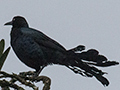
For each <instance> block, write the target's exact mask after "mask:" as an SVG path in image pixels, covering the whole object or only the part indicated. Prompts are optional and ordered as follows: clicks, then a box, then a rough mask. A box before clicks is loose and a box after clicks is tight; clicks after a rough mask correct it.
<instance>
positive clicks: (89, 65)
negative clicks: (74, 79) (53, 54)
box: [65, 48, 119, 86]
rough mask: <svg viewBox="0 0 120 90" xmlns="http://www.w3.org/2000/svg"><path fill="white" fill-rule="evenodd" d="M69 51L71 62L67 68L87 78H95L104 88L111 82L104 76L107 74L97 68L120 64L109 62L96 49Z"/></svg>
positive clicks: (68, 58) (67, 64)
mask: <svg viewBox="0 0 120 90" xmlns="http://www.w3.org/2000/svg"><path fill="white" fill-rule="evenodd" d="M75 49H76V48H74V50H72V49H71V50H68V55H67V56H68V57H67V60H69V61H68V62H67V63H66V64H65V66H66V67H68V68H69V69H71V70H72V71H73V72H75V73H78V74H81V75H82V76H85V77H93V76H94V77H95V78H96V79H97V80H98V81H100V82H101V83H102V84H103V85H104V86H108V85H109V81H108V80H107V79H106V78H105V77H104V76H103V75H104V74H106V72H103V71H102V70H99V69H98V68H96V67H95V66H100V67H107V66H112V65H117V64H119V63H118V62H115V61H108V60H107V58H106V57H105V56H103V55H99V52H98V51H97V50H94V49H90V50H88V51H86V52H81V53H75V52H76V51H78V50H81V49H76V51H75Z"/></svg>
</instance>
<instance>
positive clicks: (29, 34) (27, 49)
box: [5, 16, 119, 86]
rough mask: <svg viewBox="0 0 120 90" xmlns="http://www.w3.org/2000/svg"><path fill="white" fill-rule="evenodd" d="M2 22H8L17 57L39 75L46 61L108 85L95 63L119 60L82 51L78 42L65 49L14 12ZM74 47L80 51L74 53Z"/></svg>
mask: <svg viewBox="0 0 120 90" xmlns="http://www.w3.org/2000/svg"><path fill="white" fill-rule="evenodd" d="M5 25H12V30H11V34H10V36H11V46H12V48H13V50H14V52H15V53H16V55H17V57H18V58H19V59H20V60H21V61H22V62H23V63H24V64H26V65H27V66H29V67H31V68H33V69H35V70H36V75H39V73H40V72H41V71H42V69H43V68H44V67H45V66H47V65H51V64H59V65H64V66H66V67H68V68H69V69H71V70H72V71H73V72H75V73H78V74H81V75H82V76H87V77H93V76H94V77H95V78H96V79H97V80H99V81H100V82H101V83H102V84H103V85H104V86H108V85H109V81H108V80H107V79H106V78H105V77H103V75H104V74H105V72H102V71H101V70H99V69H97V68H96V67H95V66H101V67H106V66H111V65H117V64H119V63H118V62H115V61H107V58H106V57H105V56H103V55H99V52H98V51H97V50H95V49H90V50H88V51H83V50H84V49H85V47H84V46H81V45H80V46H78V47H76V48H73V49H70V50H66V49H65V48H64V47H63V46H61V45H60V44H59V43H58V42H56V41H54V40H53V39H51V38H49V37H48V36H46V35H45V34H44V33H42V32H40V31H38V30H36V29H33V28H30V27H29V25H28V23H27V21H26V20H25V18H24V17H22V16H15V17H14V18H13V19H12V21H11V22H8V23H6V24H5ZM77 51H81V52H79V53H78V52H77Z"/></svg>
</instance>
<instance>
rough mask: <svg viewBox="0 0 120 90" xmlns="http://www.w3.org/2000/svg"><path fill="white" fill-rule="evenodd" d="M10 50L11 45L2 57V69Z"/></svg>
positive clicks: (0, 65) (0, 62) (0, 61)
mask: <svg viewBox="0 0 120 90" xmlns="http://www.w3.org/2000/svg"><path fill="white" fill-rule="evenodd" d="M9 51H10V47H8V48H7V50H6V51H5V52H4V53H3V54H2V56H1V57H0V70H1V68H2V66H3V64H4V62H5V60H6V57H7V55H8V53H9Z"/></svg>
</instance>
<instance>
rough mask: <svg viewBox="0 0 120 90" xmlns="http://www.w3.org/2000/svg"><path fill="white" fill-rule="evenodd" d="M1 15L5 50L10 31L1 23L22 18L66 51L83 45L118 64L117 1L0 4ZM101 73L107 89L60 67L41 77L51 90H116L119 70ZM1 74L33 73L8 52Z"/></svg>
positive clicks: (10, 0)
mask: <svg viewBox="0 0 120 90" xmlns="http://www.w3.org/2000/svg"><path fill="white" fill-rule="evenodd" d="M0 12H1V15H0V39H5V41H6V47H8V46H10V36H9V34H10V29H11V27H9V26H7V27H5V26H4V23H6V22H7V21H10V20H11V19H12V18H13V16H16V15H21V16H24V17H25V18H26V19H27V21H28V22H29V25H30V27H32V28H36V29H38V30H41V31H42V32H44V33H45V34H47V35H48V36H50V37H51V38H53V39H55V40H57V41H58V42H59V43H61V44H62V45H63V46H64V47H65V48H66V49H69V48H72V47H75V46H77V45H79V44H82V45H85V46H86V49H90V48H95V49H97V50H99V51H100V53H101V54H103V55H105V56H106V57H107V58H108V59H110V60H116V61H120V0H34V1H33V0H0ZM101 69H103V70H104V71H107V72H108V74H107V75H105V77H107V78H108V80H109V81H110V85H109V86H108V87H103V86H102V84H101V83H99V82H98V81H97V80H96V79H95V78H92V79H91V78H85V77H82V76H81V75H76V74H74V73H73V72H72V71H71V70H69V69H67V68H66V67H63V66H57V65H55V66H48V67H46V68H45V69H44V70H43V71H42V73H41V75H46V76H48V77H50V78H51V79H52V85H51V90H119V89H120V83H119V81H120V80H119V79H120V66H115V67H110V68H101ZM2 70H4V71H7V72H9V73H12V72H14V73H19V72H22V71H28V70H33V69H31V68H29V67H27V66H25V65H24V64H23V63H21V62H20V61H19V59H18V58H17V57H16V55H15V54H14V52H13V50H12V49H11V51H10V53H9V57H8V58H7V60H6V62H5V65H4V67H3V69H2ZM38 85H40V86H42V84H41V83H39V84H38Z"/></svg>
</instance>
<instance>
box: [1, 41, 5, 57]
mask: <svg viewBox="0 0 120 90" xmlns="http://www.w3.org/2000/svg"><path fill="white" fill-rule="evenodd" d="M4 46H5V41H4V39H2V40H1V41H0V57H1V56H2V54H3V50H4Z"/></svg>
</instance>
